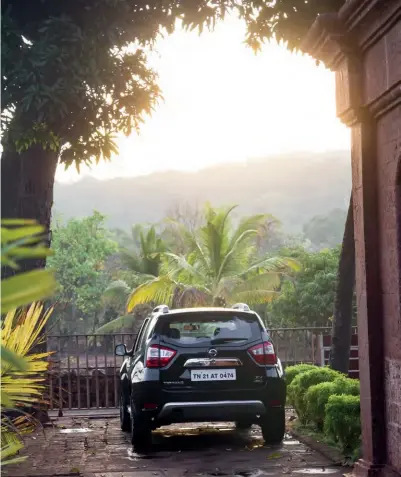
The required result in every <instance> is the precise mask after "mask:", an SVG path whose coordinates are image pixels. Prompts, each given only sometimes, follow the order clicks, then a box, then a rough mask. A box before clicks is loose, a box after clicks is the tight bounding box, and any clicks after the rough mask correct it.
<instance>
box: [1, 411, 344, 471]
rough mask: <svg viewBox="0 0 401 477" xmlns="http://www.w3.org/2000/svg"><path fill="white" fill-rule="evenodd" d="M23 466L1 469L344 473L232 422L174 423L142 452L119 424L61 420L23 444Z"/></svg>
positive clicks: (294, 445) (291, 444)
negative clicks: (266, 441) (269, 443)
mask: <svg viewBox="0 0 401 477" xmlns="http://www.w3.org/2000/svg"><path fill="white" fill-rule="evenodd" d="M24 454H25V455H28V460H27V461H26V462H24V463H22V464H19V465H15V466H9V467H7V474H8V475H10V476H12V477H17V476H18V477H20V476H21V477H28V476H61V475H74V474H75V475H78V474H79V475H82V476H85V477H195V476H196V477H218V476H233V477H274V476H284V475H290V474H291V475H292V476H293V477H298V476H300V477H302V476H305V475H310V474H312V475H318V476H325V475H328V476H329V475H330V477H339V476H342V474H343V473H344V472H345V471H346V469H344V468H341V467H336V466H334V465H333V464H332V463H331V462H329V461H328V460H327V459H326V458H325V457H323V456H322V455H320V454H318V453H316V452H314V451H312V450H310V449H308V448H307V447H306V446H305V445H303V444H301V443H300V442H298V441H296V440H295V439H293V438H291V436H290V435H286V438H285V440H284V442H283V443H282V445H280V446H264V445H263V440H262V436H261V433H260V430H259V428H258V427H257V426H254V428H252V429H251V430H250V431H247V432H239V431H237V430H236V429H235V428H234V426H233V424H231V423H228V424H226V423H220V424H218V425H215V424H211V423H201V424H199V423H197V424H188V425H187V424H184V425H175V426H169V427H165V428H161V429H159V430H157V431H155V432H154V436H153V447H152V450H151V451H150V452H149V453H148V454H142V455H140V454H137V453H135V452H133V450H132V447H131V445H130V443H129V436H128V435H127V434H125V433H123V432H121V430H120V428H119V420H118V419H117V418H113V417H111V418H110V417H109V418H104V417H103V418H96V419H93V418H88V417H84V416H78V417H75V418H74V417H64V418H59V419H57V420H55V421H54V422H53V424H52V425H51V426H50V427H46V428H45V429H44V430H40V431H37V432H36V433H35V434H33V435H32V436H30V437H29V438H28V439H27V440H26V447H25V449H24Z"/></svg>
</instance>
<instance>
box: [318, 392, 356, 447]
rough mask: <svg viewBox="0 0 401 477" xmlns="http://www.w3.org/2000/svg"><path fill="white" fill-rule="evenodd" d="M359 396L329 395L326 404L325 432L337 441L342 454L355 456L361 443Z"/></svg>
mask: <svg viewBox="0 0 401 477" xmlns="http://www.w3.org/2000/svg"><path fill="white" fill-rule="evenodd" d="M360 412H361V409H360V398H359V396H349V395H344V394H342V395H340V396H336V395H334V396H330V398H329V400H328V403H327V404H326V417H325V420H324V432H325V434H326V435H327V436H328V437H330V438H331V439H333V440H334V441H335V442H337V443H338V444H339V445H340V447H341V449H342V451H343V452H344V454H346V455H353V456H356V455H357V454H358V451H359V449H360V445H361V419H360Z"/></svg>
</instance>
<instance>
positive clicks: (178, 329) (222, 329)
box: [158, 313, 262, 346]
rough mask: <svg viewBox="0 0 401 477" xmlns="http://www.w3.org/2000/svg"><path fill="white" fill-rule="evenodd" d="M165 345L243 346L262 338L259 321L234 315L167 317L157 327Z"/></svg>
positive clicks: (195, 314)
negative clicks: (168, 343)
mask: <svg viewBox="0 0 401 477" xmlns="http://www.w3.org/2000/svg"><path fill="white" fill-rule="evenodd" d="M159 326H160V328H159V330H160V331H159V332H160V334H161V335H162V339H163V341H169V342H171V343H176V344H179V345H184V346H185V345H204V344H212V345H213V344H218V343H221V344H224V343H232V344H234V343H236V342H238V343H239V344H241V343H243V342H244V341H254V340H257V339H260V338H261V331H262V330H261V327H260V324H259V321H258V320H257V318H256V317H252V316H251V317H250V316H245V315H241V314H238V315H231V314H224V313H222V314H215V315H212V314H210V313H207V314H197V313H190V314H187V315H184V314H182V315H177V316H174V315H172V316H170V317H166V316H164V317H163V318H162V322H161V323H158V327H159Z"/></svg>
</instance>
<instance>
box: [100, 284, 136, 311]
mask: <svg viewBox="0 0 401 477" xmlns="http://www.w3.org/2000/svg"><path fill="white" fill-rule="evenodd" d="M129 293H130V288H129V286H128V285H127V283H126V282H125V281H124V280H115V281H113V282H111V283H110V284H109V285H108V287H107V288H106V290H105V291H104V292H103V295H102V302H103V303H104V304H106V305H107V304H109V303H125V302H126V300H127V297H128V295H129Z"/></svg>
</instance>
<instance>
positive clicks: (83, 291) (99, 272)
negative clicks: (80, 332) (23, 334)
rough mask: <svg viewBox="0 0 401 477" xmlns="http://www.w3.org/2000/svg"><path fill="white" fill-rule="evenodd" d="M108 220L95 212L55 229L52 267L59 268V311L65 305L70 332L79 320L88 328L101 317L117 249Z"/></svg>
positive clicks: (50, 259)
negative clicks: (108, 264)
mask: <svg viewBox="0 0 401 477" xmlns="http://www.w3.org/2000/svg"><path fill="white" fill-rule="evenodd" d="M104 222H105V216H103V215H101V214H100V213H98V212H94V214H93V215H92V216H90V217H86V218H84V219H72V220H69V221H68V222H67V223H66V224H57V225H56V226H55V227H54V228H53V241H52V248H53V251H54V255H53V256H52V257H50V258H49V259H48V266H49V267H51V268H53V269H54V270H55V274H56V279H57V281H58V284H59V288H58V293H57V295H56V300H57V303H58V307H57V309H56V312H58V313H59V314H60V310H61V309H63V308H64V309H66V310H67V314H68V315H69V316H68V317H64V319H65V322H64V325H66V326H67V328H71V329H68V330H66V331H69V332H71V331H76V326H77V324H78V320H83V321H85V322H86V323H85V324H84V326H85V328H84V329H86V330H87V329H88V327H89V326H92V325H95V322H98V321H99V320H100V316H99V315H100V313H101V312H102V311H103V303H102V300H101V297H102V294H103V292H104V291H105V289H106V287H107V285H108V283H109V282H110V276H109V275H108V274H107V273H106V271H105V261H106V259H107V258H108V257H109V256H110V255H112V254H113V253H114V252H115V251H116V250H117V244H116V243H115V242H114V241H113V240H112V239H111V238H110V236H109V232H108V231H107V229H106V228H105V225H104ZM68 323H69V324H68ZM70 325H71V326H70Z"/></svg>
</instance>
